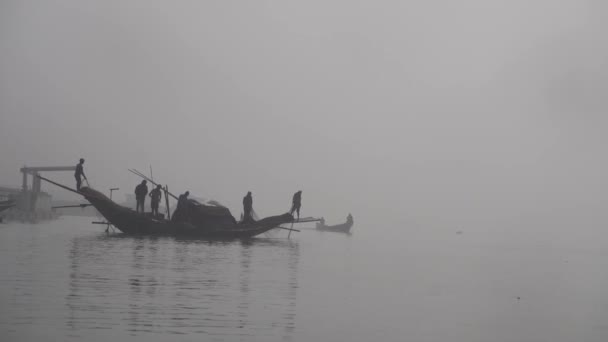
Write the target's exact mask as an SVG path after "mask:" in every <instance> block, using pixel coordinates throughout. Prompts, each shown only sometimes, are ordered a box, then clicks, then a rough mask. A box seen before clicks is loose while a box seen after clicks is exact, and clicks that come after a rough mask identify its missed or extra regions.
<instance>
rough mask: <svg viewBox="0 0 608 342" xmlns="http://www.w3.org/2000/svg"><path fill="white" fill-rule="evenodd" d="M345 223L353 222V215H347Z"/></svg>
mask: <svg viewBox="0 0 608 342" xmlns="http://www.w3.org/2000/svg"><path fill="white" fill-rule="evenodd" d="M346 222H348V223H351V222H353V215H351V214H350V213H348V216H346Z"/></svg>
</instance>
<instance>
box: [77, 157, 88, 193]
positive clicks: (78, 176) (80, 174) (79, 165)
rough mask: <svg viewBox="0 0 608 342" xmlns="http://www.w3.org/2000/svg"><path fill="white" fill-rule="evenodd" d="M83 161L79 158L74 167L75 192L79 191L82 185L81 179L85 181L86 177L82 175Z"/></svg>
mask: <svg viewBox="0 0 608 342" xmlns="http://www.w3.org/2000/svg"><path fill="white" fill-rule="evenodd" d="M83 165H84V159H82V158H80V163H78V164H77V165H76V172H74V177H75V178H76V190H80V186H81V185H82V178H81V177H83V178H84V179H87V176H85V175H84V168H83Z"/></svg>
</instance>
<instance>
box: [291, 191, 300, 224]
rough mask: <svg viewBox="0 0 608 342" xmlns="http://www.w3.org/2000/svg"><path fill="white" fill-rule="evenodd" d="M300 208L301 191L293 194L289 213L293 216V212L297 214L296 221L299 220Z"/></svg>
mask: <svg viewBox="0 0 608 342" xmlns="http://www.w3.org/2000/svg"><path fill="white" fill-rule="evenodd" d="M301 207H302V190H300V191H298V192H296V193H295V194H293V200H292V205H291V210H290V211H289V213H290V214H291V215H293V213H294V212H296V213H297V214H298V220H299V219H300V208H301Z"/></svg>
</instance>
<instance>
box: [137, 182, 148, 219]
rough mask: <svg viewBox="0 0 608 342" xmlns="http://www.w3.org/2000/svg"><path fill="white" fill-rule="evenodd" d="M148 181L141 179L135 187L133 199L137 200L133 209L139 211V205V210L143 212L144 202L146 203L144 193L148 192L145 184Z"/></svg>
mask: <svg viewBox="0 0 608 342" xmlns="http://www.w3.org/2000/svg"><path fill="white" fill-rule="evenodd" d="M147 183H148V182H146V180H145V179H144V180H142V181H141V183H139V185H137V186H136V187H135V200H136V201H137V205H136V207H135V211H137V212H139V208H140V207H141V212H142V213H143V212H144V204H145V203H146V195H147V194H148V186H147V185H146V184H147Z"/></svg>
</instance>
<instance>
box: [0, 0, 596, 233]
mask: <svg viewBox="0 0 608 342" xmlns="http://www.w3.org/2000/svg"><path fill="white" fill-rule="evenodd" d="M607 14H608V7H607V6H606V5H605V4H604V3H603V2H602V1H600V0H596V1H577V0H568V1H566V0H564V1H558V0H536V1H534V0H532V1H530V0H526V1H524V0H514V1H495V0H463V1H448V0H441V1H423V0H416V1H353V0H349V1H346V0H339V1H338V0H329V1H328V0H324V1H315V0H313V1H299V2H295V1H203V2H199V1H180V2H170V1H18V0H3V1H0V51H1V52H2V53H0V185H4V186H15V187H18V186H19V185H20V181H21V178H20V174H19V173H18V169H19V168H20V167H21V166H23V165H29V166H38V165H75V164H76V163H77V160H78V159H79V158H80V157H84V158H85V159H86V164H85V171H86V173H87V175H88V177H89V180H90V181H91V184H92V185H93V186H94V187H96V188H98V189H100V190H104V191H105V190H107V189H108V188H110V187H114V186H118V187H120V188H121V190H122V191H123V192H128V193H132V191H133V188H134V187H135V185H136V184H137V183H138V182H139V179H137V178H136V177H135V176H133V175H131V174H130V173H128V172H127V170H126V169H127V168H138V169H140V170H142V171H146V172H147V171H148V168H149V165H150V164H152V166H153V168H154V175H155V178H156V179H160V180H161V181H162V182H163V183H166V184H169V187H170V189H172V190H174V191H175V192H178V193H179V192H183V191H185V190H190V191H191V193H193V194H195V195H198V196H202V197H206V198H214V199H217V200H218V201H220V202H223V203H225V204H226V205H228V206H229V207H230V209H231V210H232V212H233V214H234V215H235V216H238V214H239V213H240V211H241V204H240V203H241V199H242V197H243V196H244V195H245V193H246V192H247V191H252V192H253V195H254V208H255V209H256V211H257V212H258V213H259V214H261V215H271V214H277V213H282V212H285V211H286V210H287V209H288V207H289V205H290V201H291V196H292V194H293V192H295V191H297V190H303V215H304V216H308V215H314V216H325V217H326V218H327V219H328V221H340V220H343V218H344V217H345V216H346V214H347V213H348V212H352V213H353V215H354V216H355V220H357V218H360V219H362V220H365V221H366V222H369V223H373V222H377V221H378V220H379V219H380V218H383V219H385V220H390V221H385V222H407V223H411V224H425V223H427V222H434V223H435V224H456V225H460V224H464V225H466V224H474V223H476V222H477V223H483V224H495V223H496V222H499V221H500V222H508V223H509V224H521V223H522V222H534V221H535V220H545V219H546V218H547V217H552V218H553V220H554V221H555V222H558V223H564V224H599V223H601V222H606V219H607V218H608V217H606V214H604V213H603V212H604V211H605V209H604V207H605V204H606V199H607V197H608V195H606V193H607V190H608V186H607V182H606V180H605V179H606V178H605V175H606V173H607V172H606V171H608V170H607V166H608V158H607V157H606V153H605V146H606V140H607V138H606V136H605V132H606V128H608V126H607V123H608V122H607V119H606V115H605V114H606V109H608V100H607V99H606V96H605V94H606V91H607V90H608V65H607V64H608V62H607V61H608V48H607V42H606V37H605V36H606V32H607V28H608V27H607V25H606V24H605V22H606V15H607ZM47 176H49V177H51V178H53V179H56V180H59V181H62V182H66V183H70V184H71V185H73V176H72V174H71V173H65V174H47ZM44 188H45V189H46V190H48V191H51V192H52V193H53V194H54V195H56V196H61V197H69V196H70V195H69V194H65V192H63V191H60V190H59V191H57V190H55V189H52V188H51V187H49V186H48V185H45V186H44ZM330 223H331V222H330Z"/></svg>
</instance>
